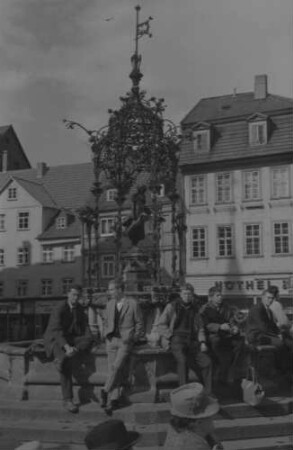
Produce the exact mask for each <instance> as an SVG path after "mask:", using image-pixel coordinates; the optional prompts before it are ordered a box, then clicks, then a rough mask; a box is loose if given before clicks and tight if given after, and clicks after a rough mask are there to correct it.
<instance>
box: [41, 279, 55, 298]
mask: <svg viewBox="0 0 293 450" xmlns="http://www.w3.org/2000/svg"><path fill="white" fill-rule="evenodd" d="M52 293H53V280H49V279H47V280H42V281H41V294H42V295H43V296H48V295H52Z"/></svg>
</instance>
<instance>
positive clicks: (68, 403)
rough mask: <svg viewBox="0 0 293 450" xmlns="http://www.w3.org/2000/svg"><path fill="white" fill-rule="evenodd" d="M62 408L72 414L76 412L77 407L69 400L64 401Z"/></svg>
mask: <svg viewBox="0 0 293 450" xmlns="http://www.w3.org/2000/svg"><path fill="white" fill-rule="evenodd" d="M63 407H64V409H66V411H68V412H71V413H73V414H75V413H77V412H78V407H77V406H76V405H75V404H74V403H73V402H72V401H71V400H64V402H63Z"/></svg>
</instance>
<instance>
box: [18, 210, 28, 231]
mask: <svg viewBox="0 0 293 450" xmlns="http://www.w3.org/2000/svg"><path fill="white" fill-rule="evenodd" d="M17 228H18V230H28V229H29V212H19V213H18V225H17Z"/></svg>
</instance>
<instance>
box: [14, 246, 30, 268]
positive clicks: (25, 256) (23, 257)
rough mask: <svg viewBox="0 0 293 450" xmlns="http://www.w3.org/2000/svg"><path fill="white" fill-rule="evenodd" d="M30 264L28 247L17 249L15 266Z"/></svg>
mask: <svg viewBox="0 0 293 450" xmlns="http://www.w3.org/2000/svg"><path fill="white" fill-rule="evenodd" d="M29 263H30V249H29V247H26V246H24V247H19V248H18V249H17V265H18V266H26V265H28V264H29Z"/></svg>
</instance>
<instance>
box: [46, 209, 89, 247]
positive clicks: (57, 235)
mask: <svg viewBox="0 0 293 450" xmlns="http://www.w3.org/2000/svg"><path fill="white" fill-rule="evenodd" d="M63 213H64V211H63V210H62V211H61V212H60V213H59V214H57V215H56V216H55V217H54V218H53V220H52V221H51V222H50V224H49V226H48V227H47V229H46V230H45V231H44V232H43V233H42V234H40V235H39V236H38V239H39V240H47V239H48V240H49V239H50V240H52V239H69V238H77V237H80V236H81V223H80V221H79V220H78V219H77V217H76V216H74V215H73V214H70V215H69V220H68V223H67V226H66V228H63V229H57V228H56V219H57V217H59V216H60V215H61V214H63Z"/></svg>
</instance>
